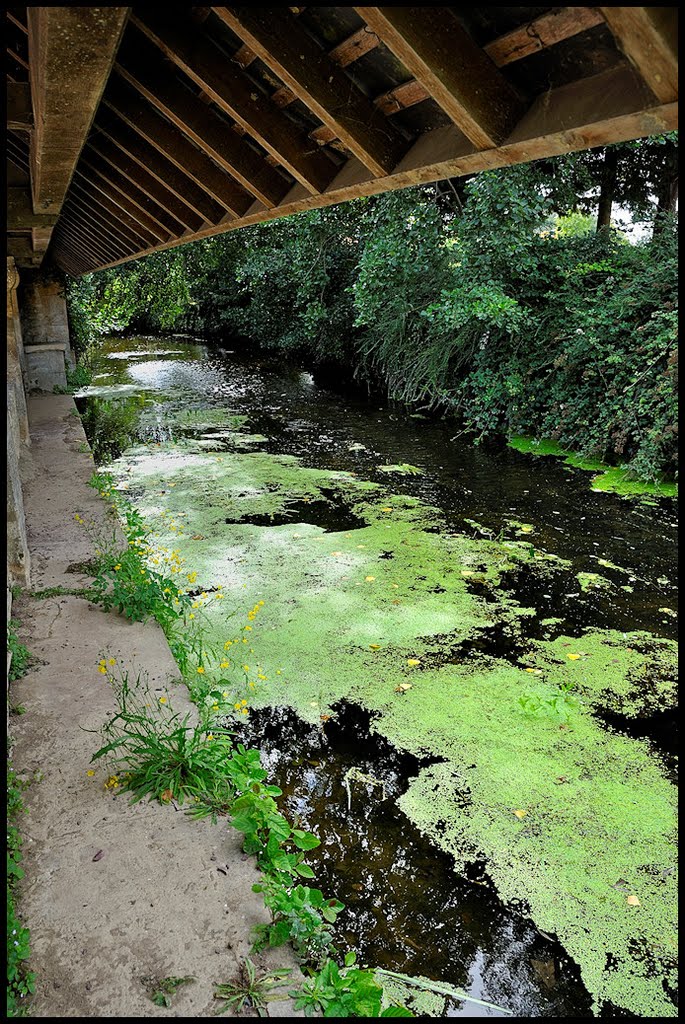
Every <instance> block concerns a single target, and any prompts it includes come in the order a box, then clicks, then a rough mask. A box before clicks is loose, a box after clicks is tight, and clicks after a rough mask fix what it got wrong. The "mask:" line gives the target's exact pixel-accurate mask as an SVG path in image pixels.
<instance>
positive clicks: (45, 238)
mask: <svg viewBox="0 0 685 1024" xmlns="http://www.w3.org/2000/svg"><path fill="white" fill-rule="evenodd" d="M53 231H54V227H53V226H51V227H36V228H31V245H32V246H33V251H34V252H35V253H45V252H47V249H48V246H49V244H50V238H51V237H52V232H53Z"/></svg>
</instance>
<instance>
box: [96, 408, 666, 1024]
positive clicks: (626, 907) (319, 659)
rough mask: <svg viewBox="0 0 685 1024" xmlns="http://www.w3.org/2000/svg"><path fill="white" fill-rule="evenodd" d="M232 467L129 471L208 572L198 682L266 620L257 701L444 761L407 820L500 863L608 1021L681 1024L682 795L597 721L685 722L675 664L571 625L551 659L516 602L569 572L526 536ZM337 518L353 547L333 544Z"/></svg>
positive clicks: (269, 464)
mask: <svg viewBox="0 0 685 1024" xmlns="http://www.w3.org/2000/svg"><path fill="white" fill-rule="evenodd" d="M227 415H228V414H227ZM228 419H229V420H230V416H229V417H228ZM214 426H216V423H215V424H214ZM235 426H236V424H235V422H233V421H232V420H231V422H230V423H229V422H228V420H227V427H228V429H227V430H226V431H225V432H224V437H223V441H224V442H225V441H226V437H228V436H230V433H231V430H232V429H233V430H234V429H235ZM245 436H249V435H245ZM210 448H211V445H207V443H206V442H205V444H204V445H203V444H202V443H198V442H194V441H192V440H189V439H187V438H186V439H185V440H182V441H179V442H177V443H171V442H170V443H162V444H157V445H155V446H154V448H153V449H152V451H151V450H150V449H149V448H148V447H147V446H139V447H137V448H135V447H134V448H132V449H129V451H127V452H126V454H125V456H124V457H123V458H122V459H120V460H118V462H117V463H115V464H114V466H113V467H112V468H113V472H114V474H115V478H116V480H117V484H118V486H119V487H121V488H124V489H125V491H126V493H127V494H128V495H129V496H130V497H131V499H132V500H133V501H134V503H135V505H136V507H137V508H138V510H139V511H140V512H141V513H142V515H143V517H144V520H145V522H146V523H147V524H148V526H149V527H151V528H152V529H153V530H154V531H155V532H156V535H157V542H158V543H160V544H162V545H164V546H168V547H169V548H172V547H173V548H174V549H176V550H178V551H180V552H181V554H182V556H183V557H186V558H187V561H188V564H190V565H192V567H193V572H192V574H190V575H189V577H188V583H189V584H190V587H189V588H188V589H189V591H191V596H193V600H194V604H195V605H197V608H196V609H195V611H191V612H190V614H191V615H195V614H197V615H200V614H202V615H203V616H204V618H205V622H206V624H207V630H208V632H207V634H206V642H205V641H203V645H202V647H201V648H200V649H199V650H198V651H196V653H195V655H194V661H193V664H192V665H190V666H189V667H188V671H189V675H190V676H191V677H192V675H193V668H194V670H195V672H197V673H202V676H203V677H204V676H205V673H207V674H211V673H213V672H214V671H215V670H216V669H217V668H219V666H220V663H221V659H223V658H226V657H227V654H226V647H225V646H224V638H225V630H226V606H230V607H231V608H237V607H245V606H246V605H252V604H254V605H255V607H256V606H257V604H258V603H259V602H262V601H263V602H264V603H263V605H261V606H260V607H261V611H260V613H259V616H258V617H256V618H254V619H253V620H252V621H251V622H250V624H249V632H248V633H245V635H244V636H243V639H242V640H241V641H240V646H239V647H238V648H237V650H238V653H237V654H234V652H233V650H231V652H230V656H231V657H232V658H233V659H236V658H237V659H238V661H239V663H240V664H241V665H242V670H243V672H244V677H245V686H244V692H242V691H241V693H240V694H238V693H236V694H235V696H236V698H238V699H241V700H243V701H244V702H245V706H246V707H248V706H249V707H259V706H283V705H285V706H290V707H292V708H294V709H296V711H297V712H298V714H299V715H300V716H301V717H302V718H304V719H306V720H308V721H311V722H315V723H319V722H320V721H321V720H322V717H323V718H324V719H325V718H326V716H329V715H334V714H335V705H336V704H337V703H338V702H339V701H340V700H348V701H351V702H354V703H356V704H359V705H361V706H363V707H365V708H367V709H368V710H369V711H371V712H372V713H373V719H372V721H373V725H372V728H373V729H375V730H376V731H377V732H378V733H380V734H382V735H383V736H384V737H386V738H387V739H388V740H389V741H390V742H391V743H392V744H394V745H396V746H397V747H398V748H400V749H402V750H406V751H409V752H410V753H413V754H415V755H417V756H418V757H420V758H422V759H425V758H428V759H429V760H430V761H431V762H432V763H431V764H430V766H428V767H424V768H422V769H421V770H420V772H419V774H418V776H417V777H416V778H415V779H413V780H412V781H411V782H410V784H409V788H408V790H407V792H406V793H405V795H404V796H403V797H402V798H401V806H402V807H403V809H404V810H405V812H406V813H407V814H408V815H409V817H410V818H411V819H412V820H413V821H414V822H415V823H417V824H418V825H419V827H420V828H421V829H422V830H423V831H424V832H425V833H427V834H428V835H429V836H431V837H432V839H433V841H434V842H435V844H436V845H437V846H438V847H441V848H443V849H444V850H446V851H448V852H449V853H450V854H452V855H453V856H454V858H455V863H456V867H457V870H459V869H460V868H463V867H465V866H466V865H467V864H468V863H470V862H474V861H485V863H486V865H487V874H488V876H489V878H490V879H491V880H492V882H493V883H494V885H495V886H496V888H497V890H498V892H499V893H500V895H501V896H502V897H503V898H504V899H505V900H506V901H511V902H514V903H516V904H517V905H519V906H520V907H521V908H522V910H523V912H524V914H526V915H528V914H529V915H530V916H531V917H532V919H533V920H534V921H535V923H536V925H537V926H538V928H540V929H542V930H543V931H545V932H550V933H553V934H555V935H556V936H558V938H559V940H560V941H561V943H562V944H563V946H564V947H565V949H566V950H567V951H568V953H569V954H570V955H571V956H572V957H573V958H574V959H575V961H576V962H577V963H578V964H579V966H580V968H581V972H582V978H583V981H584V983H585V984H586V986H587V987H588V988H589V990H590V991H591V992H592V994H593V996H594V998H595V1000H596V1004H597V1008H598V1009H599V1008H601V1007H602V1006H605V1005H607V1004H611V1005H612V1006H614V1007H619V1008H622V1009H625V1010H628V1011H630V1012H632V1013H634V1014H637V1015H639V1016H647V1017H649V1016H654V1017H668V1016H673V1015H674V1014H675V1007H674V1005H673V1002H672V1000H671V995H670V994H671V992H672V991H673V989H674V988H675V975H674V972H675V956H676V931H675V928H676V924H675V919H674V917H675V892H676V871H675V865H676V859H675V857H676V849H675V788H674V786H673V785H672V784H671V782H670V781H669V778H668V775H667V773H666V771H665V769H664V768H663V767H662V766H661V764H660V763H659V761H658V760H657V759H656V758H655V757H654V755H653V754H651V753H650V749H649V747H648V745H647V743H646V742H644V741H642V740H638V739H631V738H628V737H626V736H624V735H620V734H617V733H615V732H613V731H609V730H607V729H606V728H605V727H604V726H603V725H602V724H601V722H600V721H599V720H598V719H597V718H596V717H595V716H594V712H595V711H606V710H614V711H616V712H619V713H621V714H624V715H625V716H626V717H635V715H637V714H639V713H641V712H642V711H644V710H645V709H647V710H649V709H650V708H651V707H653V706H658V707H662V708H663V707H668V706H669V705H670V702H671V700H672V695H673V685H674V684H673V680H674V672H675V645H674V644H673V643H672V642H670V641H666V640H660V639H657V638H655V637H652V636H651V635H649V634H645V633H644V632H642V633H637V632H635V633H627V634H623V633H616V632H615V631H611V630H592V631H590V632H584V631H582V630H579V631H578V632H576V633H573V634H570V635H565V636H564V635H559V636H555V633H554V629H553V624H550V628H549V629H548V630H547V632H546V634H544V635H543V636H542V637H541V638H537V639H535V640H532V639H531V637H530V631H529V629H528V623H529V622H532V621H533V620H534V613H533V610H532V609H530V608H526V607H523V606H522V605H521V604H520V601H519V600H517V598H516V597H515V595H514V589H515V588H514V585H513V581H514V580H518V581H519V583H520V578H521V574H522V573H523V574H525V576H526V578H527V579H528V580H529V581H538V582H545V583H547V584H548V585H549V586H551V587H553V586H554V583H555V579H556V578H557V577H558V576H559V574H563V573H567V572H568V565H567V564H566V563H565V562H564V560H563V559H560V558H556V557H555V558H550V557H549V556H548V555H546V554H545V553H544V552H543V551H541V550H539V549H537V548H536V546H535V545H534V544H532V543H531V541H530V536H529V533H530V527H528V526H526V524H515V523H512V524H511V528H510V530H509V531H508V532H507V533H503V534H502V535H500V537H499V538H497V539H486V538H484V537H476V538H474V537H473V536H471V535H470V534H469V532H468V531H466V532H463V533H462V532H455V531H454V530H447V529H445V524H444V522H443V520H442V518H441V514H440V511H439V510H438V509H435V508H431V507H429V506H427V505H425V504H424V503H422V502H421V501H419V500H418V499H416V498H412V497H409V496H407V495H400V494H397V493H395V492H393V490H392V488H391V487H385V486H382V485H380V484H376V483H371V482H368V481H364V480H361V479H358V478H356V477H355V476H354V475H352V474H349V473H343V472H328V471H324V470H317V469H311V468H307V467H306V466H304V465H303V464H302V463H301V462H300V461H299V460H298V459H297V458H294V457H292V456H279V455H273V454H268V453H266V452H264V451H245V450H242V451H241V450H240V446H239V445H235V450H234V451H232V452H230V454H229V453H222V452H221V451H216V450H215V451H211V450H208V449H210ZM296 513H297V514H296ZM329 514H332V515H333V516H336V515H337V516H339V517H341V519H340V521H341V524H342V525H341V528H340V529H338V530H336V529H335V528H333V529H331V528H330V526H331V524H330V522H329V523H328V524H327V525H328V527H329V528H328V529H325V528H324V527H323V526H319V525H316V521H317V518H320V517H322V516H323V517H325V516H326V515H329ZM265 527H268V528H265ZM613 569H615V570H617V572H618V574H619V575H620V567H617V566H616V567H613ZM606 571H607V573H608V575H611V574H612V567H610V566H607V570H606ZM596 575H597V579H598V580H601V579H603V578H604V577H602V576H600V574H596ZM593 584H596V581H593ZM607 584H608V585H609V586H613V585H617V584H614V583H613V582H611V581H607ZM217 588H218V592H219V593H220V594H221V595H222V597H223V598H224V600H223V601H218V602H217V601H212V600H211V595H212V593H214V594H216V593H217ZM519 589H520V588H519ZM190 607H191V608H192V607H193V602H191V605H190ZM495 636H496V637H499V638H500V639H501V640H503V641H505V642H504V643H502V644H499V646H498V645H497V644H493V643H491V642H490V641H492V639H493V637H495ZM215 662H216V664H215Z"/></svg>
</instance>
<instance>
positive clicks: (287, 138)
mask: <svg viewBox="0 0 685 1024" xmlns="http://www.w3.org/2000/svg"><path fill="white" fill-rule="evenodd" d="M134 21H135V24H136V25H137V26H138V27H139V28H140V29H142V31H144V32H145V33H146V35H147V36H148V37H149V38H150V39H151V40H152V41H153V42H154V43H155V45H157V46H158V47H159V48H160V49H161V50H162V52H163V53H164V54H166V56H167V57H168V58H169V59H170V60H172V61H173V62H174V63H175V64H176V65H177V66H178V67H179V68H181V69H182V70H183V71H184V73H185V74H186V75H188V77H189V78H191V79H192V80H193V81H194V82H195V83H196V84H197V85H198V86H199V87H200V88H201V89H202V90H203V91H204V92H206V93H207V94H208V95H209V96H211V97H212V100H213V101H214V102H215V103H216V104H217V106H219V107H220V108H221V109H222V110H223V111H224V112H225V113H227V114H228V115H229V116H230V117H232V118H233V119H234V120H235V121H237V122H238V124H240V125H242V127H243V128H244V129H245V131H246V132H247V133H248V134H249V135H251V136H252V137H253V138H254V139H255V140H256V141H257V142H258V143H259V144H260V146H262V147H263V148H264V149H265V150H266V151H267V152H268V153H271V155H272V156H273V157H275V159H276V160H277V161H278V162H279V163H280V164H282V166H283V167H285V168H286V170H287V171H288V172H289V173H290V174H292V176H293V177H294V178H295V179H296V180H297V181H299V182H300V183H301V184H302V185H304V187H305V188H307V189H308V190H309V191H310V192H312V193H314V194H316V193H318V192H321V191H322V190H323V189H324V188H326V186H327V185H328V184H330V182H331V180H332V178H333V177H334V175H335V172H336V168H335V165H334V164H333V163H331V161H330V160H328V158H327V157H326V155H325V153H324V152H322V151H321V150H318V149H316V148H313V147H312V145H311V143H310V141H309V140H308V139H307V136H306V134H305V133H304V132H303V131H302V130H301V129H299V128H298V127H297V126H296V125H295V124H293V123H292V122H290V121H288V120H287V119H284V117H283V115H282V114H281V113H280V112H279V111H278V110H276V108H275V107H274V106H273V104H271V102H270V101H269V99H268V97H267V96H264V95H261V94H260V93H259V91H257V89H256V88H255V86H254V85H252V84H251V83H250V82H249V81H248V80H247V79H246V78H245V76H244V75H243V74H242V73H241V72H239V71H237V70H235V68H234V67H232V65H231V63H230V62H229V61H228V60H227V59H226V58H225V56H224V55H223V54H222V53H221V51H220V50H219V49H218V48H217V47H216V46H215V45H214V43H213V42H212V41H211V39H209V37H208V36H207V35H206V34H205V33H204V32H202V31H201V30H200V29H193V28H192V27H191V26H189V25H188V24H187V22H186V23H184V22H183V21H181V20H178V19H176V18H174V17H172V16H169V14H168V13H167V11H166V10H157V9H156V8H152V7H146V8H144V20H143V19H142V18H141V17H140V16H138V15H136V16H135V18H134Z"/></svg>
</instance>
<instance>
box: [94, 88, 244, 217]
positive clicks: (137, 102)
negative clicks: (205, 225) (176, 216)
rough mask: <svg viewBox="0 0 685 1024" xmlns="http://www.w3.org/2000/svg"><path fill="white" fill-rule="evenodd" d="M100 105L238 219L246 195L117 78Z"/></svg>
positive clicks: (235, 182)
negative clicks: (111, 111)
mask: <svg viewBox="0 0 685 1024" xmlns="http://www.w3.org/2000/svg"><path fill="white" fill-rule="evenodd" d="M103 102H104V104H105V105H106V106H107V107H109V108H110V109H112V110H114V111H115V113H117V114H118V115H119V117H120V118H121V119H122V121H124V122H125V123H126V124H127V125H128V126H129V128H132V129H133V130H134V131H136V132H137V133H138V134H139V135H140V136H141V138H143V139H144V140H145V141H146V142H147V143H148V144H149V145H151V146H153V147H154V148H155V149H157V150H158V152H160V153H161V154H162V155H163V156H165V157H166V158H167V160H170V161H171V162H172V163H173V164H175V165H176V167H178V169H179V170H181V171H183V172H184V173H185V174H187V175H188V176H189V177H190V178H192V180H193V181H194V182H195V183H196V184H197V185H200V187H201V188H203V189H204V190H205V191H206V192H207V193H208V194H209V195H211V196H212V198H213V199H215V200H216V201H217V202H218V203H220V204H221V206H223V207H224V209H225V210H228V211H229V212H230V213H234V214H236V215H241V214H242V213H244V212H245V210H246V209H247V205H248V204H249V203H250V202H251V197H250V195H249V194H248V193H247V192H246V191H245V189H243V188H242V186H240V185H239V184H238V182H237V181H234V180H233V178H231V177H229V175H227V174H225V173H224V172H223V171H222V170H220V169H219V168H218V167H217V166H216V164H215V163H213V162H212V160H210V159H209V157H208V156H207V154H206V153H203V152H201V151H200V150H199V149H197V147H196V146H194V145H193V144H192V143H191V142H190V141H189V140H188V139H187V138H186V136H185V135H184V134H183V133H182V132H181V131H180V130H179V129H178V128H176V127H175V126H174V125H171V124H169V122H168V121H167V120H165V119H164V118H163V117H160V116H159V114H157V113H156V112H155V111H154V110H153V109H152V108H151V107H150V106H149V105H148V104H147V103H145V102H144V101H143V100H141V98H140V96H139V95H138V94H137V92H136V91H135V90H134V89H132V88H131V87H130V85H127V84H126V83H125V82H124V81H123V80H122V79H121V78H120V77H119V76H118V75H114V76H112V79H111V80H110V82H109V85H108V87H107V92H106V93H105V96H104V99H103Z"/></svg>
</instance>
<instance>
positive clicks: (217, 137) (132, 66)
mask: <svg viewBox="0 0 685 1024" xmlns="http://www.w3.org/2000/svg"><path fill="white" fill-rule="evenodd" d="M117 71H118V72H119V74H120V75H121V76H122V77H123V78H124V79H125V80H126V81H127V82H129V84H130V85H133V86H134V87H135V88H136V89H137V90H138V92H140V93H141V94H142V95H143V96H144V97H145V98H146V99H147V100H148V102H149V103H151V104H152V105H153V106H154V107H156V108H157V109H158V110H161V111H162V113H164V114H165V116H166V117H168V118H169V120H171V121H172V123H173V124H175V125H176V127H177V128H179V130H180V131H182V132H183V133H184V134H185V135H187V136H188V137H189V138H191V139H192V140H193V142H194V143H195V145H197V146H199V147H200V149H202V150H203V151H204V152H205V153H207V155H208V156H210V157H211V158H212V159H213V160H215V161H216V162H217V163H218V164H219V166H220V167H222V168H223V169H224V170H225V171H227V172H228V173H229V174H230V175H231V177H233V178H235V179H236V181H237V182H239V183H240V185H241V186H242V190H241V193H240V208H239V209H238V210H236V211H234V212H236V213H242V212H244V210H245V209H246V205H245V204H246V203H249V202H251V199H250V196H254V197H256V198H257V199H259V200H260V202H263V203H264V205H265V206H275V204H276V203H277V202H279V201H280V200H281V199H282V198H283V196H284V194H285V191H286V190H287V188H288V185H287V183H286V182H285V181H284V180H283V178H282V177H281V175H280V174H278V173H277V172H275V171H274V170H272V169H271V168H270V167H268V166H267V165H266V164H265V162H264V159H263V157H262V156H260V154H259V153H258V152H257V151H256V150H255V149H253V147H252V146H249V145H246V144H245V142H243V141H241V140H240V139H239V138H238V137H237V136H236V135H235V134H233V133H232V132H228V131H227V130H226V122H225V121H223V120H222V119H221V118H219V117H217V116H216V114H215V113H214V112H213V111H212V110H211V109H210V108H208V107H207V105H206V104H205V103H203V102H201V100H200V99H199V98H198V97H197V96H193V94H192V93H191V92H190V91H189V90H188V89H186V88H184V87H183V86H182V85H181V84H180V82H178V81H176V80H175V79H174V78H173V77H172V76H171V75H170V74H169V63H168V61H165V60H164V59H163V57H162V56H161V54H160V52H159V49H158V48H157V47H156V46H154V45H152V44H151V43H150V42H148V40H147V39H146V38H145V36H144V35H143V34H142V33H140V32H138V31H135V32H133V31H132V32H129V33H128V38H127V40H126V44H125V45H124V46H122V48H121V50H120V52H119V56H118V60H117Z"/></svg>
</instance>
